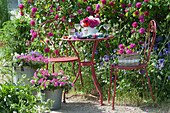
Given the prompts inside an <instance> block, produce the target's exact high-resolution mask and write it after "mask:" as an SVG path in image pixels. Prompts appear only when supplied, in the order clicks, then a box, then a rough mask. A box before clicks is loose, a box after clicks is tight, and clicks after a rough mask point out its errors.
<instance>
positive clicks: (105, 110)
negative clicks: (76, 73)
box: [50, 97, 170, 113]
mask: <svg viewBox="0 0 170 113" xmlns="http://www.w3.org/2000/svg"><path fill="white" fill-rule="evenodd" d="M104 103H105V105H104V106H100V104H99V102H98V101H96V100H95V101H92V100H87V99H85V98H82V97H73V98H71V99H69V100H67V103H62V106H61V109H60V110H57V111H51V112H50V113H170V103H167V104H163V105H160V106H158V107H145V108H140V107H133V106H117V105H116V106H115V110H112V104H108V103H107V102H104Z"/></svg>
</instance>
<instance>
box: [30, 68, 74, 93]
mask: <svg viewBox="0 0 170 113" xmlns="http://www.w3.org/2000/svg"><path fill="white" fill-rule="evenodd" d="M31 83H32V84H34V85H35V86H38V87H40V88H41V89H43V90H55V89H58V88H65V89H69V88H70V87H71V86H74V84H73V83H71V82H70V77H69V76H68V75H65V72H64V71H62V70H60V72H59V73H50V72H49V71H47V70H44V69H37V71H36V72H35V73H34V77H32V80H31Z"/></svg>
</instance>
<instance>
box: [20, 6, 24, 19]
mask: <svg viewBox="0 0 170 113" xmlns="http://www.w3.org/2000/svg"><path fill="white" fill-rule="evenodd" d="M19 8H20V9H21V13H20V15H21V16H24V12H23V9H24V5H23V4H20V5H19Z"/></svg>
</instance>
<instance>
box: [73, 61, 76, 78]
mask: <svg viewBox="0 0 170 113" xmlns="http://www.w3.org/2000/svg"><path fill="white" fill-rule="evenodd" d="M72 64H73V72H74V76H76V73H75V68H74V62H72Z"/></svg>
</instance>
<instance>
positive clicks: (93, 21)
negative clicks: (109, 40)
mask: <svg viewBox="0 0 170 113" xmlns="http://www.w3.org/2000/svg"><path fill="white" fill-rule="evenodd" d="M99 24H100V19H99V18H94V17H93V16H89V17H86V18H85V19H84V20H82V21H80V25H81V26H82V27H91V28H94V27H96V26H98V25H99Z"/></svg>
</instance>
